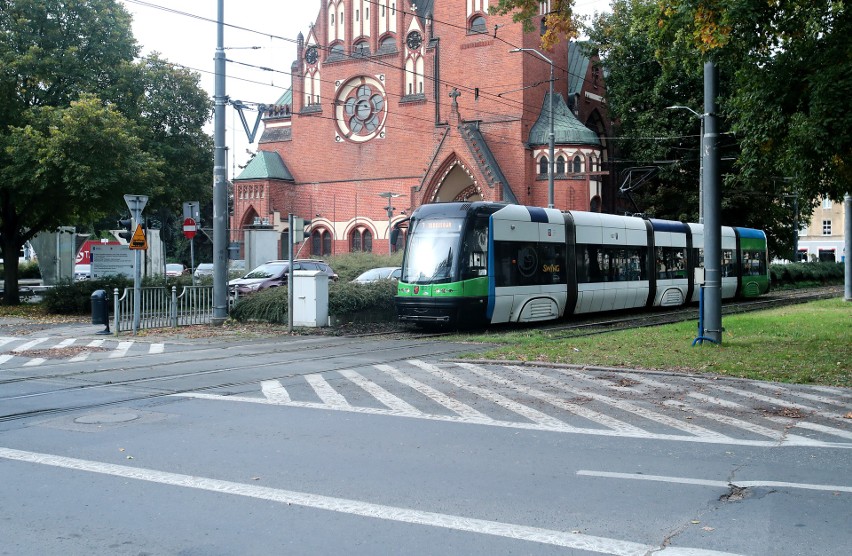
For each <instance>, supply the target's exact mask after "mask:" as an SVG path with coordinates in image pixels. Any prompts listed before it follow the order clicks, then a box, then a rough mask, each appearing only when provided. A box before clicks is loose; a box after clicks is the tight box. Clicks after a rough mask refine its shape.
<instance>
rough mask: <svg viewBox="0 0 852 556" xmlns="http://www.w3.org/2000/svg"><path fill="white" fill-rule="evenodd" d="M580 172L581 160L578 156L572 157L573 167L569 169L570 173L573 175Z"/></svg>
mask: <svg viewBox="0 0 852 556" xmlns="http://www.w3.org/2000/svg"><path fill="white" fill-rule="evenodd" d="M582 171H583V159H582V158H581V157H580V155H579V154H578V155H577V156H575V157H574V165H573V168H571V172H573V173H575V174H579V173H581V172H582Z"/></svg>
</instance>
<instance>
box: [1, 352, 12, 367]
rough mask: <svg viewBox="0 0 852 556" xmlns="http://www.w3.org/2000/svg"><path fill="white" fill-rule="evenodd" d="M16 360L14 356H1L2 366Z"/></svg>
mask: <svg viewBox="0 0 852 556" xmlns="http://www.w3.org/2000/svg"><path fill="white" fill-rule="evenodd" d="M14 358H15V356H14V355H9V354H3V355H0V365H2V364H3V363H5V362H6V361H11V360H12V359H14Z"/></svg>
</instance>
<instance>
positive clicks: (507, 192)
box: [459, 122, 518, 204]
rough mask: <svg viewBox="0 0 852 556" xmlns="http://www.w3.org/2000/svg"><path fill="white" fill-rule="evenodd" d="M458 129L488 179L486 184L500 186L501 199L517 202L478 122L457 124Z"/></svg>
mask: <svg viewBox="0 0 852 556" xmlns="http://www.w3.org/2000/svg"><path fill="white" fill-rule="evenodd" d="M459 130H460V131H461V135H462V137H463V138H464V140H465V143H467V146H468V147H469V148H470V151H471V154H473V156H474V158H475V159H476V162H477V164H478V165H479V168H480V169H481V170H482V173H483V174H484V175H485V178H486V179H487V180H488V185H489V186H491V187H500V189H501V190H502V192H503V200H504V201H507V202H509V203H514V204H517V203H518V198H517V197H515V193H514V192H513V191H512V188H511V187H509V181H508V180H507V179H506V176H505V175H503V171H502V170H501V169H500V164H498V163H497V159H496V158H495V157H494V153H492V152H491V149H490V148H489V147H488V143H486V142H485V137H483V135H482V132H481V131H480V130H479V123H478V122H469V123H466V124H462V125H460V126H459Z"/></svg>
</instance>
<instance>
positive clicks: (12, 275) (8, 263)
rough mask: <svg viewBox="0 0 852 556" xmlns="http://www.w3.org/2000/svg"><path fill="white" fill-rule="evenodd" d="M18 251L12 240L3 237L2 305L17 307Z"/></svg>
mask: <svg viewBox="0 0 852 556" xmlns="http://www.w3.org/2000/svg"><path fill="white" fill-rule="evenodd" d="M18 249H19V246H18V245H15V240H14V238H10V237H8V236H7V235H4V236H3V303H4V304H5V305H18V304H19V303H20V302H21V298H20V296H19V295H18Z"/></svg>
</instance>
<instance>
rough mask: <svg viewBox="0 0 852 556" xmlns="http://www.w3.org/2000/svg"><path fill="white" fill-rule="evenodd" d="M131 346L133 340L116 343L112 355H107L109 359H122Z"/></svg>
mask: <svg viewBox="0 0 852 556" xmlns="http://www.w3.org/2000/svg"><path fill="white" fill-rule="evenodd" d="M132 346H133V340H130V341H127V342H118V347H116V348H115V349H114V350H113V351H112V353H110V354H109V356H110V358H114V357H124V356H125V355H127V351H128V350H129V349H130V348H131V347H132Z"/></svg>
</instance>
